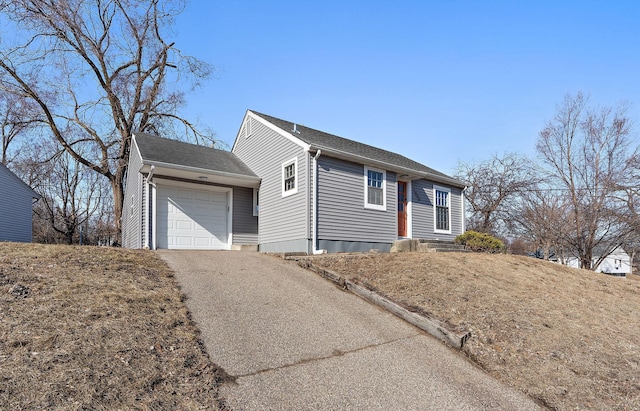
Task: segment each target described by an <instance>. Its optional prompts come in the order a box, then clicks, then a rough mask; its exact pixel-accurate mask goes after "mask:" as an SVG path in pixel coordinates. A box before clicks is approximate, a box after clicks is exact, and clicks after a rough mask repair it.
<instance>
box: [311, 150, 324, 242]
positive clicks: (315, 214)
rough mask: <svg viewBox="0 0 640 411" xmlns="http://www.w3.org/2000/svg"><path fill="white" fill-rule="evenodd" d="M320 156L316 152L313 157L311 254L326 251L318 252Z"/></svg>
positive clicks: (319, 151)
mask: <svg viewBox="0 0 640 411" xmlns="http://www.w3.org/2000/svg"><path fill="white" fill-rule="evenodd" d="M320 154H322V150H318V151H316V155H315V156H313V203H312V205H311V209H312V212H313V227H312V228H313V231H312V232H311V241H312V242H313V249H312V251H313V254H324V253H326V250H318V158H319V157H320Z"/></svg>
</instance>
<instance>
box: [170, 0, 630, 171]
mask: <svg viewBox="0 0 640 411" xmlns="http://www.w3.org/2000/svg"><path fill="white" fill-rule="evenodd" d="M175 31H176V37H175V40H176V46H177V47H178V48H179V49H181V50H182V51H183V52H184V53H186V54H189V55H193V56H195V57H197V58H199V59H201V60H204V61H207V62H209V63H211V64H213V65H214V66H215V68H216V71H215V75H214V78H213V79H212V80H210V81H209V82H208V83H207V84H206V85H205V87H204V88H202V89H198V90H197V91H196V92H195V93H194V94H190V95H188V96H187V101H188V106H187V108H186V111H185V113H186V114H187V115H188V116H190V117H198V118H199V120H200V121H201V122H202V123H203V124H206V125H207V126H209V127H211V128H212V129H214V130H215V131H216V133H217V137H218V138H219V139H220V140H222V141H224V142H226V143H227V145H228V146H229V147H230V146H231V145H232V144H233V140H234V138H235V135H236V133H237V130H238V127H239V125H240V122H241V120H242V117H243V115H244V113H245V110H247V109H253V110H257V111H260V112H263V113H265V114H269V115H272V116H275V117H280V118H283V119H286V120H290V121H294V122H297V123H300V124H304V125H306V126H308V127H313V128H316V129H319V130H322V131H326V132H329V133H332V134H336V135H339V136H342V137H346V138H350V139H353V140H357V141H361V142H364V143H367V144H371V145H375V146H378V147H381V148H384V149H387V150H391V151H395V152H398V153H400V154H403V155H405V156H407V157H410V158H412V159H414V160H416V161H419V162H421V163H423V164H425V165H428V166H430V167H433V168H435V169H437V170H439V171H442V172H446V173H453V171H454V169H455V167H456V165H457V164H458V161H464V162H470V163H474V162H478V161H483V160H487V159H489V158H490V157H491V156H492V155H494V154H498V155H501V154H503V153H505V152H518V153H521V154H525V155H530V156H533V155H535V142H536V139H537V136H538V132H539V131H540V130H541V129H542V128H543V127H544V124H545V122H546V121H548V120H550V119H551V118H552V116H553V114H554V113H555V111H556V108H557V105H558V104H559V103H560V102H561V101H562V99H563V98H564V96H565V95H566V94H567V93H571V94H575V93H577V92H578V91H583V92H584V93H586V94H589V95H590V96H591V100H590V101H591V104H592V105H594V106H603V105H615V104H617V103H618V102H620V101H627V102H629V103H631V108H630V110H629V115H630V117H632V119H634V120H635V121H636V122H637V120H638V118H640V112H639V111H638V107H639V106H638V105H640V82H639V81H638V80H639V78H638V77H639V75H640V2H635V1H588V0H587V1H585V0H583V1H561V0H557V1H545V0H541V1H530V2H524V1H407V0H396V1H392V2H391V1H375V0H374V1H349V0H342V1H334V0H328V1H304V0H299V1H275V0H270V1H228V0H227V1H209V0H194V1H192V2H191V3H190V4H189V5H188V6H187V9H186V10H185V12H184V13H183V14H182V15H181V16H180V18H179V19H178V21H177V25H176V30H175ZM639 126H640V125H639ZM635 138H636V139H637V136H636V137H635Z"/></svg>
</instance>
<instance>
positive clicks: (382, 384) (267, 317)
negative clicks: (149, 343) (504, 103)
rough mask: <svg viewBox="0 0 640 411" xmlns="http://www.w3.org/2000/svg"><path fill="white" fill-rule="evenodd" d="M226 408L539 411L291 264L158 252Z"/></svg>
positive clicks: (412, 330) (430, 341) (256, 257)
mask: <svg viewBox="0 0 640 411" xmlns="http://www.w3.org/2000/svg"><path fill="white" fill-rule="evenodd" d="M157 253H158V254H159V255H160V257H162V259H164V260H165V261H166V262H167V263H168V264H169V265H170V266H171V268H173V270H174V271H175V273H176V278H177V279H178V281H179V283H180V285H181V286H182V289H183V292H184V293H185V294H186V296H187V301H186V303H187V307H188V308H189V310H190V311H191V313H192V315H193V319H194V320H195V321H196V323H197V324H198V326H199V328H200V330H201V331H202V338H203V341H204V343H205V346H206V347H207V351H208V352H209V355H210V356H211V359H212V361H213V362H214V363H216V364H217V365H218V366H220V367H221V368H223V369H224V370H225V371H226V372H227V373H228V374H229V375H230V376H232V377H234V378H235V383H225V384H223V386H222V387H221V389H220V394H221V395H222V396H223V397H225V400H226V402H227V404H228V405H229V406H231V407H232V408H233V409H247V410H252V409H255V410H262V409H270V410H288V409H297V410H301V409H353V410H356V409H380V410H381V409H407V410H425V409H439V410H443V409H447V410H483V409H484V410H500V409H502V410H533V409H540V408H539V407H538V406H537V405H536V404H535V403H534V402H533V401H532V400H531V399H530V398H529V397H526V396H525V395H524V394H522V393H520V392H518V391H515V390H513V389H511V388H509V387H506V386H504V385H502V384H501V383H499V382H498V381H497V380H495V379H493V378H492V377H490V376H489V375H488V374H486V373H485V372H483V371H482V370H480V369H479V368H477V367H476V366H474V365H473V364H471V363H470V362H469V361H468V360H467V359H466V358H464V357H463V356H461V355H460V354H459V353H457V352H455V351H454V350H453V349H451V348H449V347H447V346H445V345H444V344H442V343H440V342H439V341H438V340H436V339H435V338H433V337H431V336H430V335H427V334H425V333H424V332H422V331H421V330H419V329H418V328H416V327H414V326H412V325H410V324H408V323H406V322H405V321H403V320H401V319H399V318H397V317H395V316H394V315H393V314H391V313H388V312H386V311H384V310H382V309H380V308H377V307H375V306H373V305H371V304H369V303H367V302H366V301H364V300H362V299H361V298H359V297H357V296H355V295H353V294H350V293H346V292H344V291H342V290H340V289H338V288H337V287H335V286H334V285H333V284H332V283H330V282H329V281H326V280H324V279H322V278H321V277H319V276H318V275H315V274H313V273H311V272H309V271H307V270H305V269H303V268H301V267H299V266H297V265H296V264H295V263H294V262H290V261H285V260H281V259H279V258H278V257H274V256H268V255H263V254H259V253H255V252H240V251H166V250H162V251H158V252H157Z"/></svg>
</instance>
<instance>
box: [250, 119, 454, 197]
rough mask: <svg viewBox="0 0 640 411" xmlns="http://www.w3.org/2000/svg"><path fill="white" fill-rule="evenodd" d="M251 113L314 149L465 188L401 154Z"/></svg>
mask: <svg viewBox="0 0 640 411" xmlns="http://www.w3.org/2000/svg"><path fill="white" fill-rule="evenodd" d="M250 111H251V112H252V113H253V114H255V115H257V116H259V117H262V118H263V119H265V120H266V121H268V122H270V123H272V124H274V125H275V126H277V127H279V128H281V129H282V130H284V131H287V132H289V133H290V134H292V135H294V136H295V137H297V138H299V139H300V140H302V141H303V142H305V143H307V144H309V145H310V146H312V147H313V148H318V149H320V150H327V151H339V152H342V153H345V154H347V155H352V156H354V157H360V158H365V159H371V160H374V161H377V162H381V163H386V164H389V165H391V166H396V167H399V168H403V169H409V170H413V171H414V172H415V173H416V174H419V175H429V176H431V177H436V178H441V179H443V180H446V181H448V182H450V183H453V184H456V185H459V186H462V187H464V183H462V182H460V181H457V180H455V179H454V178H452V177H450V176H448V175H446V174H444V173H441V172H439V171H437V170H434V169H432V168H430V167H427V166H425V165H423V164H420V163H418V162H417V161H413V160H411V159H410V158H407V157H404V156H402V155H400V154H396V153H393V152H391V151H387V150H383V149H380V148H377V147H373V146H370V145H368V144H364V143H359V142H357V141H353V140H349V139H346V138H343V137H338V136H335V135H333V134H329V133H325V132H323V131H319V130H315V129H313V128H309V127H306V126H303V125H300V124H295V129H296V132H295V133H294V132H293V129H294V123H292V122H290V121H286V120H282V119H279V118H276V117H272V116H268V115H266V114H262V113H259V112H256V111H253V110H250Z"/></svg>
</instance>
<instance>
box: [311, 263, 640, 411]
mask: <svg viewBox="0 0 640 411" xmlns="http://www.w3.org/2000/svg"><path fill="white" fill-rule="evenodd" d="M309 258H312V259H313V262H314V264H316V265H321V266H324V267H325V268H328V269H331V270H333V271H336V272H339V273H341V274H342V275H343V276H344V277H345V278H347V279H349V280H352V281H354V282H357V283H360V284H362V285H366V286H368V287H369V288H371V289H374V290H377V291H378V293H380V294H382V295H383V296H385V297H387V298H389V299H391V300H393V301H396V302H397V303H399V304H401V305H404V306H405V307H414V309H415V310H418V311H421V312H424V313H426V314H427V315H429V316H431V317H432V318H435V319H438V320H439V321H442V322H444V323H446V324H449V326H450V327H453V328H454V329H458V330H466V331H470V332H471V335H472V336H471V338H470V339H469V340H468V341H467V342H466V344H465V346H464V348H463V351H464V352H465V353H466V354H467V355H468V356H469V357H470V358H471V359H472V360H473V361H475V362H476V363H477V364H479V365H480V366H481V367H482V368H484V369H485V370H487V371H488V372H489V373H490V374H491V375H493V376H495V377H496V378H498V379H500V380H502V381H503V382H505V383H507V384H509V385H511V386H514V387H516V388H517V389H519V390H521V391H522V392H524V393H526V394H528V395H530V396H531V397H532V398H534V399H536V400H537V401H538V402H540V403H541V404H543V405H546V406H548V407H550V408H552V409H559V410H570V409H571V410H573V409H589V410H604V409H617V410H634V409H640V329H639V327H638V324H639V323H640V297H639V295H640V282H638V281H633V280H630V279H624V278H616V277H611V276H606V275H604V274H596V273H593V272H590V271H586V270H578V269H572V268H568V267H563V266H559V265H557V264H553V263H549V262H544V261H540V260H536V259H533V258H528V257H521V256H510V255H486V254H470V253H400V254H373V253H372V254H337V255H325V256H320V257H309Z"/></svg>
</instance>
